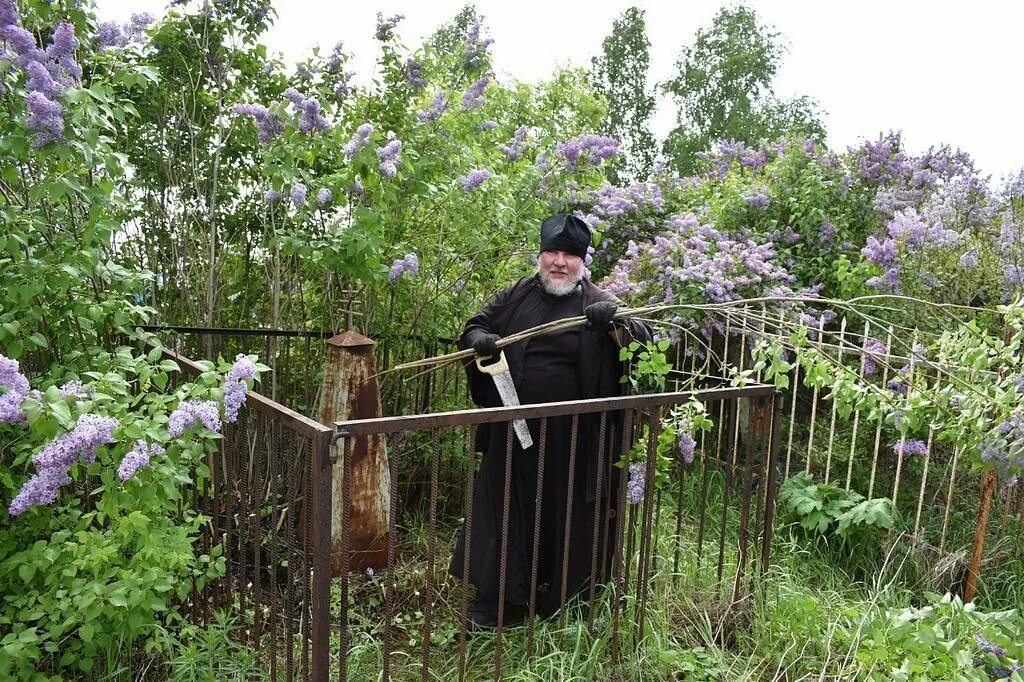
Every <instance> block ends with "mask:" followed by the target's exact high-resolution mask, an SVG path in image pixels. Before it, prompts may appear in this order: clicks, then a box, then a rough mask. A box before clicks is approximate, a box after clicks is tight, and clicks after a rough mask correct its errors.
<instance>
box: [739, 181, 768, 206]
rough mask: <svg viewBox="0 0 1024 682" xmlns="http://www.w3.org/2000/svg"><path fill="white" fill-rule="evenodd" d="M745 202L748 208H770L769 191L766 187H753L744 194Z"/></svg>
mask: <svg viewBox="0 0 1024 682" xmlns="http://www.w3.org/2000/svg"><path fill="white" fill-rule="evenodd" d="M743 200H744V201H746V202H747V206H750V207H752V208H765V207H766V206H768V204H769V203H770V202H769V199H768V189H767V188H766V187H763V186H760V187H751V188H750V189H749V190H747V191H746V192H744V194H743Z"/></svg>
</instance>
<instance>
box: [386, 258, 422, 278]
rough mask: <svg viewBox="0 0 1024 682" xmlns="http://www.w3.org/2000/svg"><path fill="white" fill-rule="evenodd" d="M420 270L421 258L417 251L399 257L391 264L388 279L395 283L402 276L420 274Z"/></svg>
mask: <svg viewBox="0 0 1024 682" xmlns="http://www.w3.org/2000/svg"><path fill="white" fill-rule="evenodd" d="M419 272H420V259H419V256H417V255H416V254H415V253H407V254H405V258H399V259H398V260H396V261H395V262H394V263H392V264H391V272H389V273H388V281H389V282H391V283H392V284H394V283H395V282H397V281H398V280H399V278H401V277H402V276H404V275H406V274H408V275H409V276H411V277H412V276H415V275H418V274H419Z"/></svg>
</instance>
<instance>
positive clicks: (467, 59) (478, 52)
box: [462, 20, 494, 71]
mask: <svg viewBox="0 0 1024 682" xmlns="http://www.w3.org/2000/svg"><path fill="white" fill-rule="evenodd" d="M493 42H494V39H493V38H481V37H480V21H479V20H478V21H474V22H473V23H472V24H470V25H469V28H468V29H467V30H466V44H465V50H464V51H463V54H462V63H463V64H464V65H465V67H466V68H467V69H468V70H470V71H474V70H476V69H479V68H481V67H482V66H484V65H485V64H486V60H487V48H488V47H490V46H491V44H492V43H493Z"/></svg>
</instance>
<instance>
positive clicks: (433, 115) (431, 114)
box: [416, 91, 449, 123]
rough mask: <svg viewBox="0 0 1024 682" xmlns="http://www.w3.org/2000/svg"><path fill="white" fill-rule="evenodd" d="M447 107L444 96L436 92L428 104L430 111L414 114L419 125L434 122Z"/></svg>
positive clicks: (424, 110) (446, 100) (425, 110)
mask: <svg viewBox="0 0 1024 682" xmlns="http://www.w3.org/2000/svg"><path fill="white" fill-rule="evenodd" d="M448 107H449V103H448V99H447V98H446V97H445V96H444V93H443V92H441V91H438V92H437V93H435V94H434V100H433V102H431V104H430V109H423V110H420V111H417V112H416V120H417V121H419V122H420V123H427V122H428V121H436V120H437V119H439V118H441V114H443V113H444V112H446V111H448Z"/></svg>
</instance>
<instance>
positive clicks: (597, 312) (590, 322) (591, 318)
mask: <svg viewBox="0 0 1024 682" xmlns="http://www.w3.org/2000/svg"><path fill="white" fill-rule="evenodd" d="M618 309H619V304H618V303H615V302H614V301H598V302H597V303H591V304H590V305H588V306H587V307H586V308H584V309H583V314H584V315H586V316H587V327H588V328H590V329H593V330H594V331H598V332H606V331H608V330H610V329H611V328H612V318H613V317H614V316H615V313H616V312H617V311H618Z"/></svg>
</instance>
